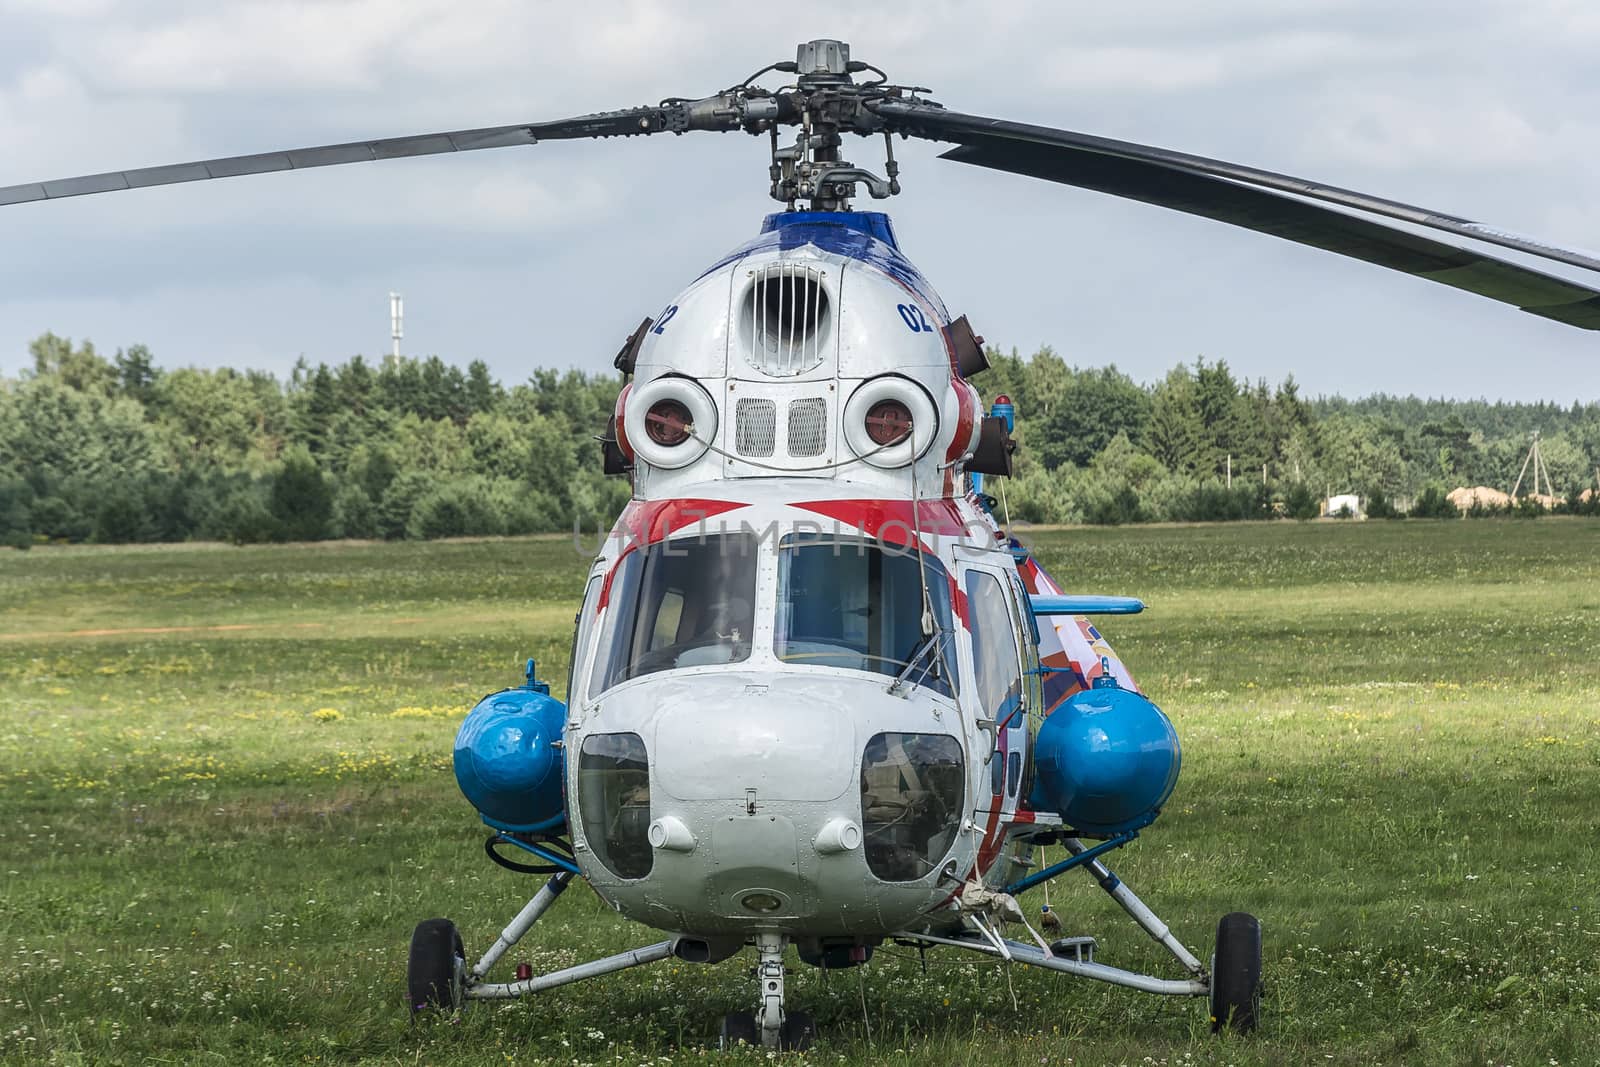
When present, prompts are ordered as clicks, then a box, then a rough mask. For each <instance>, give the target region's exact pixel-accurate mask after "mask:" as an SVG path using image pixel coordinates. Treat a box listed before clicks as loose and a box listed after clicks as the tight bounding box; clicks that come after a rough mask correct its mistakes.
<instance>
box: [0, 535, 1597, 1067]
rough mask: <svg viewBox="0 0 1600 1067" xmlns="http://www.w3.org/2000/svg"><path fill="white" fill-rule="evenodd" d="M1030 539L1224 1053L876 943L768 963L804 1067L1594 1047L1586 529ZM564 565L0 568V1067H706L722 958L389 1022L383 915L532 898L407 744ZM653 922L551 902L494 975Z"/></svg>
mask: <svg viewBox="0 0 1600 1067" xmlns="http://www.w3.org/2000/svg"><path fill="white" fill-rule="evenodd" d="M1033 540H1034V542H1035V544H1036V547H1037V548H1038V550H1039V553H1040V555H1041V558H1042V559H1043V560H1044V562H1045V563H1046V565H1047V566H1048V567H1049V568H1050V569H1051V570H1052V571H1053V572H1054V573H1055V574H1056V576H1057V577H1058V578H1059V579H1060V580H1061V581H1062V582H1063V583H1064V584H1065V585H1067V586H1068V587H1069V588H1071V589H1075V590H1081V591H1094V592H1111V593H1130V594H1134V595H1138V596H1142V597H1144V598H1145V599H1146V600H1147V601H1148V602H1149V603H1150V605H1151V609H1150V611H1149V612H1147V613H1146V614H1145V615H1143V616H1141V617H1138V618H1132V619H1119V620H1108V621H1107V622H1106V624H1105V626H1104V629H1105V631H1106V632H1107V636H1108V637H1109V638H1110V640H1111V641H1112V642H1113V644H1114V645H1115V646H1116V647H1117V648H1118V650H1119V652H1121V653H1122V654H1123V655H1124V656H1125V657H1126V658H1127V660H1128V661H1129V663H1130V664H1131V666H1132V667H1133V670H1134V672H1135V674H1136V676H1137V677H1138V678H1139V679H1140V681H1141V683H1142V684H1143V685H1144V687H1145V688H1146V689H1147V690H1148V691H1149V692H1150V694H1151V695H1152V696H1153V697H1154V698H1155V699H1156V700H1157V701H1158V702H1159V703H1160V704H1161V705H1162V706H1163V707H1164V708H1166V709H1167V710H1168V712H1169V713H1170V714H1171V715H1172V717H1173V719H1174V721H1175V722H1176V724H1177V726H1178V730H1179V733H1180V735H1181V737H1182V739H1183V743H1184V754H1185V765H1184V774H1183V778H1182V779H1181V781H1180V782H1179V785H1178V792H1177V793H1176V795H1175V796H1174V798H1173V801H1172V803H1171V804H1170V805H1169V807H1168V810H1167V813H1166V814H1165V815H1164V816H1163V818H1162V819H1161V821H1160V822H1158V823H1157V824H1156V826H1155V827H1154V828H1152V830H1150V831H1148V832H1147V834H1146V835H1145V836H1144V837H1143V838H1141V839H1140V840H1139V841H1138V842H1136V843H1135V844H1134V845H1132V846H1130V847H1129V848H1127V849H1125V850H1123V851H1122V852H1120V853H1117V854H1115V855H1114V856H1113V857H1112V860H1113V862H1112V864H1111V865H1112V866H1113V868H1114V869H1115V870H1117V872H1118V873H1119V874H1121V875H1122V876H1123V877H1124V878H1125V879H1126V880H1127V881H1128V882H1129V883H1130V884H1131V885H1133V886H1134V887H1135V889H1136V890H1138V891H1139V892H1140V893H1141V894H1142V895H1143V896H1144V897H1145V899H1146V900H1147V901H1148V902H1149V903H1150V904H1151V905H1152V906H1154V907H1155V908H1156V909H1157V911H1158V912H1159V913H1161V914H1162V916H1163V917H1164V918H1165V919H1166V920H1167V921H1168V922H1169V923H1171V924H1172V926H1173V928H1174V929H1175V930H1176V931H1177V932H1178V933H1179V935H1180V936H1181V937H1182V938H1183V939H1184V940H1185V941H1186V942H1187V943H1188V944H1190V945H1191V946H1192V947H1194V948H1196V949H1198V950H1199V951H1200V952H1201V954H1202V955H1205V954H1206V953H1208V952H1209V950H1210V942H1211V937H1212V932H1213V930H1214V927H1215V923H1216V920H1217V918H1218V917H1219V916H1220V915H1221V914H1222V913H1223V912H1225V911H1229V910H1233V909H1245V910H1249V911H1253V912H1255V913H1257V914H1258V915H1259V916H1260V917H1261V919H1262V923H1263V926H1264V928H1265V934H1266V957H1267V960H1266V967H1267V975H1266V981H1267V1000H1266V1007H1265V1012H1266V1020H1265V1024H1264V1026H1263V1029H1262V1031H1261V1032H1260V1033H1259V1034H1258V1035H1256V1036H1254V1037H1253V1038H1250V1039H1247V1040H1240V1039H1233V1038H1230V1039H1222V1040H1219V1039H1216V1038H1213V1037H1212V1036H1211V1035H1210V1034H1209V1033H1208V1032H1207V1027H1206V1025H1205V1018H1204V1012H1203V1008H1202V1005H1201V1004H1199V1003H1197V1002H1194V1001H1189V1000H1163V999H1158V998H1155V997H1150V996H1147V995H1144V994H1138V993H1132V992H1127V991H1122V990H1116V989H1111V988H1108V987H1102V986H1098V985H1094V984H1090V983H1085V982H1081V981H1074V980H1071V979H1065V978H1058V977H1054V976H1051V975H1048V974H1044V973H1040V972H1034V971H1031V970H1028V969H1026V968H1017V969H1015V970H1013V971H1012V972H1011V973H1010V975H1009V976H1008V975H1007V974H1006V973H1005V971H1004V970H1003V969H1002V968H1001V967H1000V966H999V965H998V964H995V963H991V962H987V961H985V960H983V959H981V958H979V957H969V956H965V955H961V954H949V955H945V954H935V955H933V956H931V957H930V960H929V966H928V969H927V973H926V975H924V973H923V971H922V969H921V968H920V967H919V965H918V963H917V962H916V960H915V959H914V958H902V956H901V955H890V954H889V953H887V952H885V953H883V954H880V955H879V956H878V957H877V958H876V959H875V960H874V961H873V963H872V964H871V966H870V967H868V968H865V969H863V970H860V971H856V972H845V973H836V974H833V975H831V976H827V977H825V976H823V975H822V974H821V973H819V972H817V971H814V970H811V969H810V968H805V967H802V966H801V965H799V964H798V963H796V964H795V967H796V968H797V970H796V974H795V976H794V978H793V979H792V982H791V993H792V996H793V998H794V999H793V1000H792V1001H791V1003H793V1004H796V1005H804V1006H805V1007H807V1008H810V1009H812V1010H813V1011H814V1012H815V1014H816V1015H817V1017H818V1020H819V1022H820V1024H821V1026H822V1030H823V1035H824V1041H823V1044H822V1045H821V1046H820V1047H819V1048H818V1049H817V1050H816V1051H815V1052H814V1053H812V1054H811V1056H810V1057H809V1059H810V1060H811V1061H814V1062H821V1063H829V1062H851V1063H862V1062H888V1063H907V1064H912V1063H915V1064H929V1063H935V1064H944V1063H983V1064H989V1063H993V1064H1040V1063H1046V1062H1048V1063H1052V1064H1061V1063H1067V1062H1073V1063H1077V1064H1099V1063H1128V1064H1145V1063H1154V1064H1190V1063H1205V1064H1213V1063H1214V1064H1240V1065H1243V1064H1281V1063H1313V1064H1325V1063H1332V1064H1357V1063H1393V1062H1407V1063H1412V1062H1415V1063H1438V1064H1484V1063H1497V1064H1498V1063H1514V1064H1524V1063H1526V1064H1547V1063H1550V1062H1552V1061H1555V1062H1559V1063H1561V1064H1583V1063H1594V1062H1596V1057H1597V1055H1600V1054H1597V1053H1596V1050H1595V1046H1594V1039H1595V1035H1596V1033H1597V1032H1600V966H1597V965H1596V962H1595V961H1596V960H1597V959H1600V914H1597V909H1600V892H1597V890H1596V882H1595V872H1596V870H1597V863H1596V860H1597V855H1596V853H1597V850H1600V699H1597V698H1600V523H1583V522H1563V521H1557V520H1548V519H1547V520H1541V521H1537V522H1512V521H1505V522H1458V523H1439V524H1432V523H1403V524H1383V523H1366V524H1360V525H1357V524H1314V525H1295V524H1287V523H1285V524H1271V525H1268V524H1255V525H1240V526H1207V527H1192V528H1145V529H1124V530H1066V531H1057V532H1050V533H1040V534H1038V535H1036V537H1035V538H1034V539H1033ZM589 547H592V544H591V546H589ZM582 569H583V568H582V562H581V559H580V557H578V556H577V555H576V554H575V553H574V550H573V547H572V545H571V543H570V542H569V541H566V540H531V541H529V540H518V541H499V542H484V543H461V544H425V545H415V544H407V545H379V546H367V545H326V546H309V547H297V546H290V547H274V548H246V549H232V548H221V547H212V546H186V547H161V548H128V549H95V548H60V549H46V550H36V551H33V552H28V553H4V552H0V976H3V980H4V982H3V986H0V1058H3V1059H5V1060H6V1061H8V1062H18V1063H23V1062H26V1063H35V1062H67V1063H71V1062H113V1061H123V1062H161V1063H198V1062H229V1061H237V1062H265V1061H269V1060H270V1061H274V1062H330V1061H331V1062H350V1061H369V1062H388V1063H401V1062H404V1063H413V1062H430V1063H462V1064H487V1063H505V1062H509V1061H511V1060H515V1061H516V1062H540V1061H541V1060H548V1061H550V1062H554V1063H572V1062H577V1063H607V1064H609V1063H627V1064H636V1063H647V1062H648V1063H663V1062H664V1063H678V1062H682V1061H685V1060H697V1059H700V1058H701V1057H703V1056H707V1055H716V1054H715V1053H708V1051H707V1046H708V1045H711V1044H714V1035H715V1029H716V1019H717V1017H718V1016H719V1015H720V1014H721V1013H722V1012H724V1011H727V1010H729V1009H732V1008H737V1007H743V1006H745V1004H746V1002H747V1001H748V1000H749V999H750V998H751V993H752V990H751V987H750V981H749V979H748V977H747V971H748V968H749V966H750V959H749V957H748V956H744V957H739V958H736V959H735V960H733V961H730V962H728V963H725V964H721V965H719V966H716V967H710V968H701V967H693V966H689V965H684V964H675V963H667V964H657V965H654V966H653V967H649V968H644V969H640V970H636V971H632V972H627V973H625V974H621V975H617V976H613V977H610V978H605V979H599V980H596V981H593V982H589V983H583V984H579V985H576V986H570V987H567V988H565V989H562V990H557V991H554V992H552V993H548V994H545V995H542V996H539V997H536V998H533V999H529V1000H526V1001H522V1002H517V1003H511V1004H506V1005H499V1006H478V1007H474V1008H472V1009H471V1010H469V1011H468V1012H466V1013H465V1014H464V1015H463V1016H462V1017H461V1018H460V1019H458V1020H448V1021H440V1022H438V1023H433V1024H429V1025H422V1026H413V1025H411V1024H410V1023H409V1021H408V1019H407V1015H406V1013H405V1010H404V1008H403V1006H402V993H401V990H402V985H403V980H404V974H403V972H404V964H405V950H406V942H407V938H408V936H409V933H410V929H411V927H412V925H413V924H414V923H415V922H416V921H417V920H418V919H421V918H425V917H428V916H431V915H435V914H449V915H451V916H452V917H453V918H455V919H456V920H457V921H458V922H459V923H460V924H461V926H462V928H463V930H464V933H465V936H466V937H467V939H468V948H469V950H481V949H482V947H483V946H484V945H485V944H486V943H487V942H488V941H489V940H491V939H492V938H493V936H494V935H495V933H497V932H498V930H499V929H500V927H501V926H503V925H504V923H505V922H506V921H507V920H508V919H509V918H510V916H511V915H512V914H513V913H514V911H515V910H516V908H517V907H518V906H519V905H520V904H521V902H522V900H523V899H525V897H526V895H527V894H528V893H529V892H531V890H532V889H533V888H534V887H535V885H536V883H535V882H534V880H532V879H528V878H525V877H522V878H519V877H518V876H516V875H513V874H510V873H508V872H505V871H502V870H500V869H498V868H496V867H494V866H492V865H490V864H489V863H488V862H487V861H486V860H485V859H484V857H483V854H482V851H481V842H482V838H483V836H484V831H483V829H482V827H481V825H480V824H478V822H477V820H476V818H475V816H474V814H473V812H472V811H471V810H470V808H468V807H467V805H466V804H465V802H464V801H463V800H462V799H461V798H460V796H459V795H458V794H457V792H456V790H455V785H454V781H453V779H452V777H451V774H450V769H449V754H450V742H451V738H452V736H453V732H454V730H455V727H456V724H457V723H458V721H459V716H460V714H461V713H462V712H463V711H465V709H466V708H467V707H468V706H469V705H470V704H471V703H472V702H473V701H474V700H475V699H476V698H477V696H479V695H480V694H481V693H482V692H484V691H486V690H488V689H491V688H496V687H499V686H501V685H506V684H512V683H514V682H515V681H516V680H517V678H518V667H519V664H520V661H521V658H522V657H524V656H526V655H534V656H537V657H538V658H539V660H540V661H541V663H542V664H543V665H544V667H543V672H544V673H545V674H546V675H547V676H549V677H552V678H553V679H554V680H555V681H556V682H557V691H558V692H559V691H560V690H561V688H562V687H563V686H564V681H565V679H564V674H563V672H564V668H565V660H566V654H567V645H568V642H569V640H570V626H571V619H572V612H573V611H574V609H575V606H576V598H577V595H578V592H579V585H580V582H581V577H582ZM223 627H228V628H226V629H224V628H223ZM134 630H145V631H150V630H163V631H166V632H128V631H134ZM76 631H117V632H110V633H101V634H82V633H76ZM330 709H331V710H330ZM1051 894H1052V897H1051V899H1052V904H1053V905H1054V907H1055V908H1056V909H1057V910H1059V911H1061V912H1062V913H1063V914H1064V915H1065V916H1066V918H1067V923H1068V925H1069V926H1070V927H1072V928H1073V929H1074V930H1078V929H1081V930H1082V931H1084V932H1092V933H1094V934H1095V935H1096V936H1098V937H1100V939H1101V948H1100V956H1101V958H1102V959H1105V960H1107V961H1109V962H1114V963H1119V964H1122V965H1127V966H1133V967H1144V968H1162V967H1164V966H1165V961H1163V960H1162V958H1161V957H1160V955H1159V954H1158V952H1157V950H1156V949H1155V947H1154V946H1153V945H1152V944H1151V942H1150V941H1149V940H1148V939H1147V938H1146V937H1145V936H1144V935H1143V934H1141V933H1139V932H1138V931H1137V930H1136V929H1135V928H1134V927H1133V926H1132V925H1131V924H1130V923H1129V922H1128V921H1127V920H1126V919H1125V918H1124V917H1123V916H1122V915H1121V913H1120V912H1118V911H1117V910H1116V909H1115V906H1114V905H1113V904H1111V902H1110V901H1109V900H1107V899H1106V898H1105V897H1104V895H1103V894H1101V893H1100V892H1099V890H1098V889H1096V888H1095V887H1094V885H1093V884H1092V883H1091V882H1090V881H1089V880H1088V879H1086V878H1079V879H1073V878H1069V879H1066V880H1064V881H1062V882H1058V883H1057V884H1056V885H1055V886H1054V887H1052V890H1051ZM1041 902H1042V894H1041V893H1040V891H1038V890H1035V891H1034V892H1033V893H1031V894H1030V895H1029V897H1028V899H1027V900H1026V901H1025V905H1026V906H1027V908H1028V909H1029V911H1030V912H1034V913H1036V912H1037V910H1038V906H1039V904H1040V903H1041ZM653 939H654V935H653V933H652V932H651V931H648V930H645V929H643V928H638V927H633V926H631V925H630V924H628V923H626V922H625V921H623V920H622V919H621V918H620V917H618V916H616V915H615V914H613V913H611V912H610V911H609V909H607V908H605V907H604V906H603V905H602V904H601V903H600V902H599V900H598V899H597V898H595V897H594V895H593V894H591V893H589V892H588V891H587V890H584V889H581V888H579V889H575V890H574V891H572V892H570V893H568V894H566V895H565V896H564V897H563V898H562V900H561V902H560V904H559V906H558V907H557V909H556V910H555V911H553V912H552V913H551V914H550V916H549V917H548V918H547V919H546V921H545V922H544V923H542V924H541V925H540V926H539V927H537V928H536V929H535V931H534V933H533V934H531V935H530V937H529V939H528V941H527V942H525V943H524V945H523V946H519V948H518V949H516V950H514V952H513V958H514V959H526V960H528V961H529V962H531V963H532V964H533V965H534V966H535V967H536V968H539V969H548V968H552V967H557V966H562V965H565V964H569V963H573V962H577V961H579V960H583V959H588V958H592V957H594V956H597V955H601V954H605V953H610V952H614V951H618V950H620V949H623V948H627V947H631V946H634V945H638V944H644V943H647V942H649V941H651V940H653ZM863 1005H865V1010H864V1009H863ZM869 1025H870V1033H869ZM762 1059H764V1056H763V1054H762V1053H760V1052H754V1051H748V1052H744V1053H739V1054H732V1055H730V1056H728V1057H727V1062H755V1061H757V1060H762Z"/></svg>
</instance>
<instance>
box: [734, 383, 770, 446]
mask: <svg viewBox="0 0 1600 1067" xmlns="http://www.w3.org/2000/svg"><path fill="white" fill-rule="evenodd" d="M777 436H778V405H777V404H775V403H773V402H772V401H771V400H759V399H757V398H755V397H748V396H747V397H741V398H740V400H739V403H738V404H737V405H736V406H735V408H734V418H733V450H734V451H735V452H737V453H739V455H741V456H770V455H772V453H773V451H774V449H775V448H776V439H777Z"/></svg>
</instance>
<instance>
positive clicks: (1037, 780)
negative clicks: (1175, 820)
mask: <svg viewBox="0 0 1600 1067" xmlns="http://www.w3.org/2000/svg"><path fill="white" fill-rule="evenodd" d="M1034 744H1035V748H1034V771H1035V773H1034V786H1033V793H1032V795H1031V796H1030V797H1029V798H1028V799H1029V803H1031V804H1032V805H1033V806H1034V807H1035V808H1037V809H1039V810H1040V811H1054V812H1058V813H1060V815H1061V817H1062V819H1063V820H1065V822H1066V824H1067V825H1068V826H1070V827H1072V828H1074V829H1078V830H1083V831H1086V832H1089V833H1096V834H1115V833H1121V832H1122V831H1124V830H1137V829H1139V828H1140V827H1143V826H1148V825H1150V823H1152V822H1154V821H1155V818H1156V816H1157V815H1159V814H1160V813H1161V805H1163V804H1165V803H1166V802H1167V798H1168V797H1170V796H1171V795H1172V789H1173V786H1175V785H1177V784H1178V768H1179V766H1180V764H1181V763H1182V752H1181V751H1180V750H1179V747H1178V733H1177V731H1176V730H1174V729H1173V728H1172V723H1171V722H1170V721H1169V720H1168V719H1167V717H1166V715H1164V714H1162V712H1161V709H1160V708H1158V707H1156V706H1155V705H1154V704H1152V703H1151V702H1150V701H1149V700H1146V699H1145V698H1144V697H1143V696H1142V695H1140V694H1139V693H1136V692H1134V691H1133V690H1131V689H1122V688H1120V687H1119V686H1118V685H1117V683H1116V679H1115V678H1113V677H1112V676H1111V675H1110V674H1109V673H1107V674H1105V675H1103V676H1102V677H1100V678H1098V679H1096V680H1095V685H1094V688H1092V689H1085V690H1082V691H1080V692H1077V693H1074V694H1073V695H1072V696H1070V697H1068V698H1067V700H1066V701H1065V702H1064V703H1063V704H1062V705H1061V706H1060V707H1058V708H1057V709H1056V710H1055V711H1054V712H1052V713H1051V714H1050V716H1049V717H1048V718H1046V719H1045V720H1044V724H1043V725H1042V726H1041V727H1040V728H1039V736H1038V738H1037V739H1036V741H1035V742H1034Z"/></svg>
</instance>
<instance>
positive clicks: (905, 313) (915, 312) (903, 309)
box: [895, 304, 933, 333]
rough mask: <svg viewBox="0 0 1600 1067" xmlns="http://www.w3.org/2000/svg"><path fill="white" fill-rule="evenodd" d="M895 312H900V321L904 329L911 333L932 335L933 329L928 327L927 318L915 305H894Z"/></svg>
mask: <svg viewBox="0 0 1600 1067" xmlns="http://www.w3.org/2000/svg"><path fill="white" fill-rule="evenodd" d="M895 310H896V311H898V312H900V320H901V321H902V322H904V323H905V324H906V329H908V330H910V331H911V332H912V333H932V332H933V327H932V326H930V325H928V317H927V316H926V315H924V314H923V313H922V309H921V308H920V307H917V305H915V304H896V305H895Z"/></svg>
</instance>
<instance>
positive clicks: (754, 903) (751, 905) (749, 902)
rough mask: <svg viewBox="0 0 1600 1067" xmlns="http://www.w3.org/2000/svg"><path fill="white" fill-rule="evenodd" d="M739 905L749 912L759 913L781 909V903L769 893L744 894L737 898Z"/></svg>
mask: <svg viewBox="0 0 1600 1067" xmlns="http://www.w3.org/2000/svg"><path fill="white" fill-rule="evenodd" d="M739 903H740V904H743V905H744V906H745V907H746V908H748V909H749V910H751V911H759V912H769V911H777V910H778V909H779V908H781V907H783V901H781V900H779V899H778V898H777V897H775V896H773V895H772V894H771V893H746V894H745V895H744V896H742V897H740V898H739Z"/></svg>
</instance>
